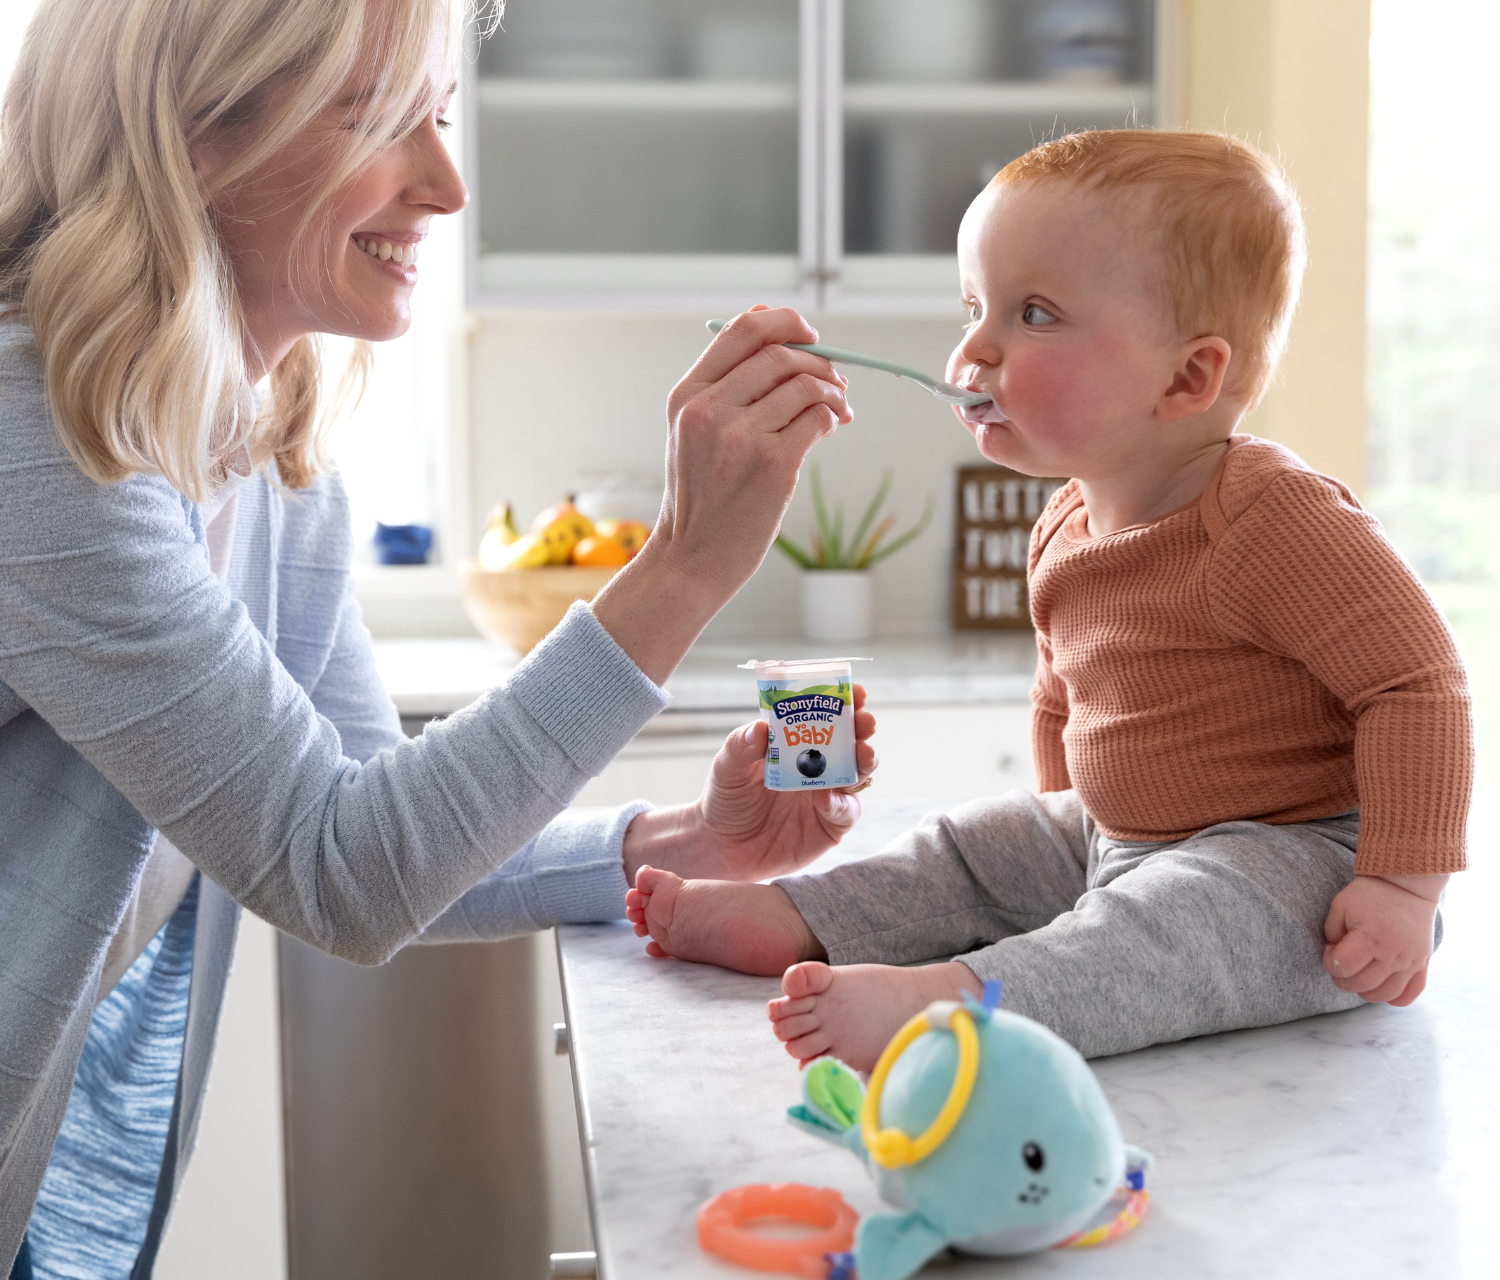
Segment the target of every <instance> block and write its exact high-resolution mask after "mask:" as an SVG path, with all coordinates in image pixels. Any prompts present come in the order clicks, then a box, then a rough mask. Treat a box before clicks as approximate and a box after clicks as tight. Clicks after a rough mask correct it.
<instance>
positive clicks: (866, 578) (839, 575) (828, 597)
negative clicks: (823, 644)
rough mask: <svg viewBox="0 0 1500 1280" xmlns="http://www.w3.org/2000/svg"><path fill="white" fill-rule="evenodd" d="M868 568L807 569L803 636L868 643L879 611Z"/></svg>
mask: <svg viewBox="0 0 1500 1280" xmlns="http://www.w3.org/2000/svg"><path fill="white" fill-rule="evenodd" d="M874 604H875V575H874V574H873V573H871V572H870V571H869V570H868V569H804V570H803V571H802V634H803V635H805V636H806V637H807V638H808V639H809V640H867V639H869V636H870V627H871V623H872V622H873V620H874V616H875V610H874Z"/></svg>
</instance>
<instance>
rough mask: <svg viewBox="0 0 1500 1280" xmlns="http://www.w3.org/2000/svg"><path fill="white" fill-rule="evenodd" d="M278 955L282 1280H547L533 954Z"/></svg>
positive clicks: (285, 943)
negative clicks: (384, 958) (354, 960)
mask: <svg viewBox="0 0 1500 1280" xmlns="http://www.w3.org/2000/svg"><path fill="white" fill-rule="evenodd" d="M405 727H406V728H407V731H408V732H409V733H415V732H420V731H421V724H420V723H417V724H415V725H413V724H407V725H406V726H405ZM279 946H280V952H279V960H280V971H281V976H280V983H281V1044H282V1051H281V1052H282V1081H283V1099H284V1108H285V1127H286V1188H287V1264H288V1273H289V1276H290V1280H427V1278H428V1277H431V1278H432V1280H439V1278H441V1280H459V1278H463V1280H467V1278H468V1277H484V1278H485V1280H540V1278H541V1277H544V1276H546V1275H547V1270H548V1254H549V1250H550V1243H551V1242H550V1219H551V1215H550V1213H549V1204H548V1178H547V1176H546V1151H545V1145H546V1144H545V1136H544V1128H545V1120H544V1107H543V1104H542V1099H541V1079H540V1075H541V1073H540V1068H539V1064H540V1061H541V1054H542V1053H543V1052H550V1042H551V1036H552V1032H551V1020H550V1018H548V1017H546V1016H545V1015H546V1012H547V1011H543V1010H541V1009H539V1007H538V1006H539V1001H538V998H537V981H536V980H537V976H538V975H537V966H538V960H537V957H538V955H539V954H541V953H543V949H542V948H539V947H538V946H537V945H536V939H533V938H529V937H526V938H516V939H512V940H510V941H506V942H496V943H482V944H474V945H462V946H441V947H408V948H406V949H405V950H404V951H402V952H400V953H399V954H398V955H397V956H396V957H395V958H394V959H393V960H392V961H391V962H390V963H389V964H385V965H381V966H379V967H374V968H371V967H365V966H361V965H355V964H350V963H349V962H347V961H344V960H339V959H337V958H335V957H333V956H328V955H325V954H323V953H322V952H320V951H317V950H315V949H314V948H312V947H309V946H307V945H306V944H304V943H301V942H298V941H297V940H296V939H294V938H289V937H287V936H286V935H285V934H283V935H281V938H280V943H279ZM545 954H550V948H548V949H547V950H546V952H545ZM544 1046H546V1048H545V1049H544Z"/></svg>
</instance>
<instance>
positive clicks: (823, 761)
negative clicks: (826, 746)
mask: <svg viewBox="0 0 1500 1280" xmlns="http://www.w3.org/2000/svg"><path fill="white" fill-rule="evenodd" d="M826 768H828V757H827V756H825V755H824V754H823V753H822V752H821V751H819V750H818V749H817V747H808V749H807V750H806V751H804V752H803V753H802V754H801V755H800V756H798V757H797V772H798V773H800V774H801V775H802V776H803V777H804V778H821V777H822V776H823V770H824V769H826Z"/></svg>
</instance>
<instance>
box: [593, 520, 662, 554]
mask: <svg viewBox="0 0 1500 1280" xmlns="http://www.w3.org/2000/svg"><path fill="white" fill-rule="evenodd" d="M594 532H595V533H597V534H599V535H600V536H601V537H605V538H613V539H614V540H615V541H616V542H618V543H619V544H620V545H621V546H622V547H624V548H625V550H627V551H628V552H630V554H631V555H632V556H634V555H635V553H636V552H637V551H639V550H640V549H641V547H642V546H644V545H645V542H646V539H647V538H649V537H650V536H651V530H650V529H649V528H647V527H646V526H645V525H643V524H642V523H641V522H640V521H639V520H601V521H599V523H598V524H597V525H595V526H594Z"/></svg>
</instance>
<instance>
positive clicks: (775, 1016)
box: [766, 996, 818, 1022]
mask: <svg viewBox="0 0 1500 1280" xmlns="http://www.w3.org/2000/svg"><path fill="white" fill-rule="evenodd" d="M817 1007H818V1001H817V997H816V996H803V997H802V998H801V999H800V1000H793V999H792V998H791V996H777V997H776V999H774V1000H768V1001H767V1002H766V1017H768V1018H770V1019H771V1021H772V1022H776V1021H779V1020H780V1019H782V1018H789V1017H791V1016H792V1015H793V1014H794V1013H809V1012H811V1011H812V1010H813V1009H816V1008H817Z"/></svg>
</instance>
